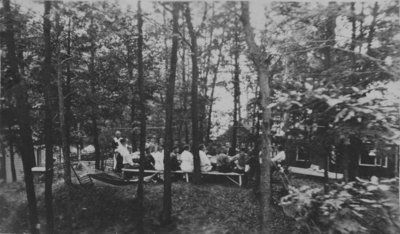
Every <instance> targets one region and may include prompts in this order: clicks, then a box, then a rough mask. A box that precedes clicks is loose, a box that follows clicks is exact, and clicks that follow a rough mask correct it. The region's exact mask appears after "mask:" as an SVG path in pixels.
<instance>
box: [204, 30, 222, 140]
mask: <svg viewBox="0 0 400 234" xmlns="http://www.w3.org/2000/svg"><path fill="white" fill-rule="evenodd" d="M224 32H225V31H223V33H224ZM223 33H222V34H223ZM222 41H223V40H222ZM221 58H222V42H221V45H220V47H219V52H218V59H217V64H216V65H215V69H214V71H213V73H214V77H213V80H212V84H211V94H210V99H209V103H210V107H209V108H208V117H207V132H206V144H207V145H208V144H209V143H210V135H211V125H212V111H213V106H214V93H215V85H216V83H217V78H218V69H219V65H220V63H221Z"/></svg>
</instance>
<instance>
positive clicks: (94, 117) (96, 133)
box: [89, 18, 101, 169]
mask: <svg viewBox="0 0 400 234" xmlns="http://www.w3.org/2000/svg"><path fill="white" fill-rule="evenodd" d="M90 27H91V28H92V27H93V18H91V22H90ZM94 37H95V36H94V35H93V34H92V35H90V40H91V46H90V47H91V48H90V62H89V74H90V89H91V99H92V113H91V116H90V118H91V120H92V132H93V145H94V149H95V153H94V154H95V168H96V169H100V158H101V155H100V143H99V128H98V124H97V115H98V113H97V110H98V108H97V103H96V101H95V98H94V95H95V93H96V84H95V80H96V78H97V77H96V76H97V75H96V74H95V64H94V62H95V56H96V45H95V41H94V40H95V38H94Z"/></svg>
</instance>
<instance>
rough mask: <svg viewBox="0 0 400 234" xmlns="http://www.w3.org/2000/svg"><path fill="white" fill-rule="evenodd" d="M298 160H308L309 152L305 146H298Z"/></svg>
mask: <svg viewBox="0 0 400 234" xmlns="http://www.w3.org/2000/svg"><path fill="white" fill-rule="evenodd" d="M296 161H300V162H305V161H308V157H307V154H306V152H305V150H304V148H303V147H296Z"/></svg>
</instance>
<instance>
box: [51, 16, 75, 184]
mask: <svg viewBox="0 0 400 234" xmlns="http://www.w3.org/2000/svg"><path fill="white" fill-rule="evenodd" d="M55 21H56V28H55V30H56V32H57V39H58V45H57V54H56V56H57V58H56V60H57V73H56V76H57V93H58V116H59V120H60V135H61V149H62V153H63V158H64V164H63V166H64V182H65V183H66V184H67V185H71V184H72V182H71V161H70V157H69V150H68V148H69V145H68V142H67V134H66V128H65V127H66V125H65V107H64V106H65V105H64V103H65V101H64V92H63V79H62V66H63V62H64V61H62V60H61V55H62V54H61V41H60V39H61V38H60V37H61V32H62V28H61V25H60V15H59V11H58V9H57V13H56V19H55ZM67 59H68V58H67Z"/></svg>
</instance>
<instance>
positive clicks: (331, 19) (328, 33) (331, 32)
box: [322, 3, 337, 193]
mask: <svg viewBox="0 0 400 234" xmlns="http://www.w3.org/2000/svg"><path fill="white" fill-rule="evenodd" d="M335 4H336V3H329V6H330V7H329V8H328V9H329V11H328V12H329V14H328V18H327V20H326V23H325V35H324V36H325V38H324V39H325V40H326V43H325V44H326V47H324V48H323V49H322V53H323V54H324V68H325V71H329V69H330V68H331V64H332V56H331V50H332V47H333V46H334V45H335V28H336V16H337V15H336V12H335V9H333V8H334V7H335ZM328 75H329V73H328ZM324 131H325V130H324ZM322 148H323V149H324V150H323V151H324V155H323V157H324V167H325V170H324V192H325V193H328V190H329V188H328V183H329V176H328V165H329V151H328V150H325V148H326V147H325V146H323V145H322Z"/></svg>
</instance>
